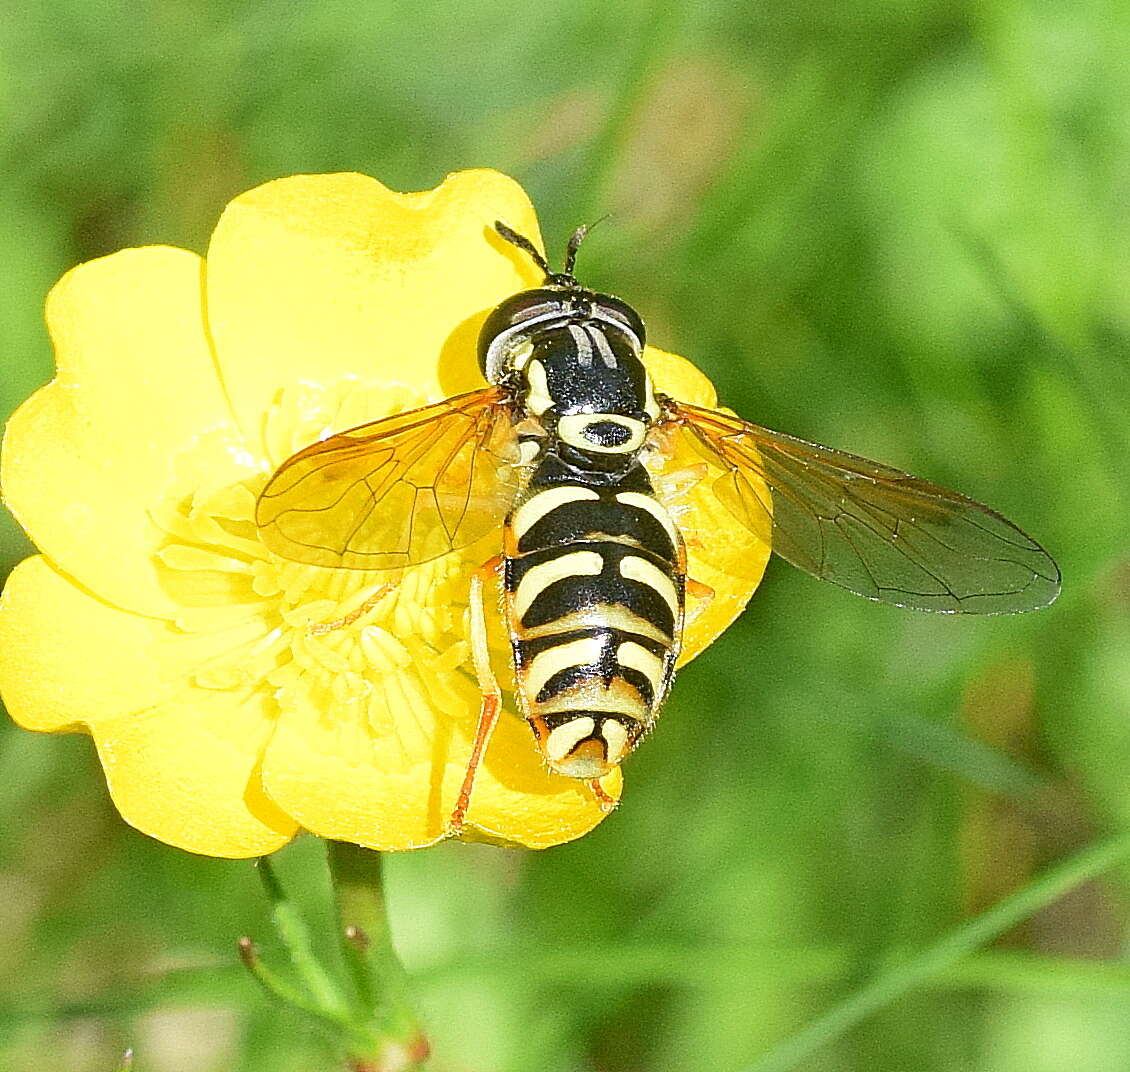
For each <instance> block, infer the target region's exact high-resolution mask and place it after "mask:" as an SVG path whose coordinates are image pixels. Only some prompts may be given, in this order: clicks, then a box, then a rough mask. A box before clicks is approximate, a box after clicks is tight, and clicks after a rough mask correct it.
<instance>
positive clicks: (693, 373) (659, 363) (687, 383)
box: [643, 346, 718, 409]
mask: <svg viewBox="0 0 1130 1072" xmlns="http://www.w3.org/2000/svg"><path fill="white" fill-rule="evenodd" d="M643 363H644V364H645V365H646V366H647V371H648V372H650V373H651V382H652V384H653V385H654V386H655V389H656V391H658V392H659V393H660V394H664V395H670V396H671V397H672V398H675V399H678V400H679V401H680V402H690V403H691V404H692V405H695V406H706V407H707V408H708V409H712V408H713V407H715V406H717V405H718V394H717V392H716V391H715V390H714V384H713V383H711V382H710V380H709V379H708V378H707V377H706V375H705V374H704V373H702V372H700V371H699V370H698V369H697V368H696V367H695V366H694V365H692V364H691V363H690V362H689V361H688V360H687V359H686V358H685V357H680V356H679V355H678V354H669V353H667V351H666V350H660V349H658V348H657V347H655V346H646V347H644V352H643Z"/></svg>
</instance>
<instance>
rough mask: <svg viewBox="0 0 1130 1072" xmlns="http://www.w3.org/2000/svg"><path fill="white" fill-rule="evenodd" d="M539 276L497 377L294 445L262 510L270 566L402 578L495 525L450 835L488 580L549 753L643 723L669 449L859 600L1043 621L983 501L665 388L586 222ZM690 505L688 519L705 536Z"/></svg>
mask: <svg viewBox="0 0 1130 1072" xmlns="http://www.w3.org/2000/svg"><path fill="white" fill-rule="evenodd" d="M495 226H496V229H497V230H498V233H499V234H500V235H502V237H503V238H505V239H506V240H508V241H509V242H511V243H513V244H514V245H516V246H518V247H519V248H521V249H523V250H525V251H526V253H527V254H529V256H531V257H532V258H533V259H534V261H535V262H536V263H537V264H538V266H539V267H540V268H541V270H542V271H544V272H545V282H544V284H543V285H542V286H540V287H537V288H535V289H532V290H526V291H522V292H520V293H517V294H514V295H513V296H511V297H509V298H507V299H506V300H505V301H504V302H502V304H500V305H499V306H498V307H497V308H496V309H494V310H493V312H491V313H490V315H489V316H488V317H487V319H486V322H485V324H484V326H483V329H482V333H481V335H480V340H479V362H480V366H481V368H482V372H483V374H484V376H485V378H486V380H487V382H488V384H489V386H487V387H483V388H481V389H480V390H476V391H471V392H469V393H467V394H462V395H458V396H456V397H454V398H449V399H447V400H446V401H443V402H439V403H435V404H433V405H429V406H424V407H422V408H420V409H416V410H413V411H411V412H408V413H403V414H399V415H396V416H392V417H388V418H385V419H383V420H379V421H374V422H372V423H370V424H365V425H362V426H361V427H359V428H354V429H352V430H350V431H346V432H342V433H339V434H337V435H334V436H331V437H330V438H328V439H326V440H324V441H322V442H319V443H315V444H314V445H312V446H310V447H307V448H306V449H305V450H302V451H299V453H297V454H295V455H294V456H293V457H292V458H290V459H289V460H288V461H286V462H285V463H284V464H283V465H282V466H281V467H280V468H279V470H278V471H277V472H276V473H275V474H274V476H273V477H272V478H271V479H270V481H269V482H268V484H267V486H266V488H265V489H264V490H263V493H262V495H261V496H260V498H259V502H258V508H257V515H256V516H257V521H258V525H259V529H260V533H261V536H262V539H263V541H264V543H265V544H266V545H267V546H268V547H269V548H270V549H271V550H273V551H275V552H276V553H278V554H279V555H281V556H283V557H285V558H288V559H293V560H296V561H299V562H305V563H310V564H313V565H319V566H329V567H345V568H349V569H358V570H390V569H399V568H402V567H406V566H412V565H415V564H418V563H421V562H426V561H429V560H431V559H434V558H437V557H438V556H440V555H443V554H447V553H448V552H450V551H453V550H456V549H458V548H463V547H467V546H469V545H470V544H472V543H474V542H476V541H478V540H479V539H481V538H483V537H484V536H486V535H487V534H488V533H490V532H492V531H494V530H497V529H499V528H501V537H500V545H501V546H500V551H501V554H500V556H499V557H498V558H497V559H492V560H491V562H489V563H486V564H485V565H484V568H483V569H482V570H480V571H479V572H477V573H476V574H475V575H474V576H473V578H472V580H471V623H472V647H473V653H474V661H475V667H476V671H477V674H478V677H479V681H480V685H481V687H482V691H483V706H482V713H481V717H480V720H479V730H478V734H477V735H476V740H475V746H474V750H473V753H472V758H471V761H470V764H469V767H468V771H467V777H466V780H465V782H464V785H463V791H462V793H461V796H460V800H459V803H458V804H457V806H456V809H455V812H454V814H453V816H452V820H451V824H450V827H451V829H453V830H457V829H458V828H459V827H460V826H461V824H462V822H463V817H464V815H465V813H466V809H467V806H468V801H469V798H470V793H471V787H472V782H473V779H474V775H475V770H476V768H477V766H478V763H479V761H480V759H481V757H482V754H483V751H484V750H485V748H486V745H487V742H488V740H489V737H490V732H491V729H492V728H493V725H494V722H495V719H496V718H497V716H498V713H499V709H500V706H501V701H500V692H499V688H498V685H497V683H496V682H495V680H494V678H493V676H492V675H491V671H490V665H489V658H488V654H487V643H486V629H485V619H484V614H483V585H484V583H490V581H491V580H492V578H493V576H494V575H495V574H496V571H500V572H501V577H502V588H503V593H504V594H503V607H504V615H505V619H506V622H507V627H508V629H509V631H510V641H511V647H512V651H513V670H514V682H515V692H516V696H517V701H518V705H519V708H520V710H521V713H522V715H523V716H524V717H525V718H526V719H527V720H528V721H529V723H530V725H531V727H532V729H533V731H534V735H535V737H536V739H537V742H538V745H539V747H540V749H541V751H542V754H543V755H544V757H545V759H546V762H547V763H548V764H549V766H550V767H551V768H552V769H554V770H556V771H558V772H560V773H562V774H565V775H569V776H571V777H574V778H580V779H585V780H587V781H589V782H590V783H591V784H592V787H593V791H594V792H595V793H596V794H597V795H598V796H599V797H601V799H602V800H605V799H606V798H604V796H603V793H602V791H601V789H600V785H599V781H598V780H599V778H600V777H602V776H603V775H604V774H606V773H607V772H608V771H610V770H611V769H612V768H614V767H615V766H616V765H617V764H619V763H620V762H621V761H622V760H623V759H624V757H625V756H626V755H627V754H628V753H629V752H630V751H631V750H632V748H633V747H634V746H635V745H636V744H637V743H638V742H639V740H640V739H641V738H642V737H643V735H644V734H645V733H647V731H648V729H649V728H650V727H651V725H652V724H653V723H654V721H655V718H656V716H657V714H658V711H659V708H660V705H661V704H662V702H663V699H664V697H665V696H666V694H667V691H668V689H669V688H670V686H671V679H672V676H673V672H674V667H675V660H676V657H677V655H678V651H679V644H680V638H681V634H682V627H683V618H684V609H685V605H686V591H687V585H688V583H692V584H693V583H694V582H693V581H691V582H688V578H687V575H686V573H687V571H686V551H685V544H684V534H683V532H682V530H681V527H680V526H681V524H682V522H681V521H680V522H676V519H675V518H674V517H673V516H672V513H671V511H670V510H669V509H668V508H667V507H666V506H665V505H664V503H663V502H662V501H661V499H660V497H659V496H658V495H657V494H656V489H655V487H654V485H653V479H652V475H651V473H650V472H649V463H650V458H651V456H652V455H653V454H654V453H655V452H656V447H657V443H658V442H659V441H660V439H663V440H665V441H666V442H668V443H669V444H670V443H671V442H673V441H674V442H679V441H681V442H682V443H683V445H685V446H688V447H691V448H692V449H693V451H694V454H695V457H696V458H697V459H699V460H698V462H697V463H696V469H697V473H696V477H695V479H697V480H699V481H705V482H706V485H707V486H708V487H710V488H711V490H712V492H713V493H714V494H715V495H716V496H717V498H718V500H719V501H720V502H721V504H722V505H723V506H724V507H725V508H726V509H727V510H728V511H729V512H730V513H731V514H732V515H733V517H735V518H736V519H737V520H738V521H739V522H740V523H741V524H742V525H744V526H745V527H746V528H747V529H749V530H750V532H751V533H753V534H758V535H761V536H762V537H763V538H764V536H765V535H767V534H768V533H769V532H770V531H771V533H772V537H771V542H772V548H773V550H774V551H776V552H777V554H779V555H781V556H782V557H783V558H785V559H786V560H787V561H789V562H791V563H792V564H793V565H795V566H798V567H800V568H801V569H803V570H805V571H806V572H808V573H811V574H812V575H814V576H816V577H818V578H820V579H822V580H827V581H831V582H833V583H834V584H838V585H841V586H842V587H844V588H847V589H849V590H851V591H853V592H856V593H858V594H859V595H862V596H865V597H866V598H868V599H874V600H879V601H881V602H884V603H893V604H895V605H897V606H903V607H912V608H915V609H919V610H932V611H941V612H946V613H972V614H1000V613H1012V612H1016V611H1025V610H1032V609H1035V608H1037V607H1042V606H1045V605H1046V604H1048V603H1050V602H1052V600H1054V599H1055V598H1056V596H1057V594H1058V593H1059V585H1060V574H1059V570H1058V568H1057V567H1056V564H1055V562H1054V561H1053V560H1052V559H1051V557H1050V556H1049V555H1048V554H1047V553H1046V552H1045V551H1044V550H1043V549H1042V548H1041V547H1040V546H1039V544H1037V543H1036V542H1035V541H1034V540H1032V539H1031V538H1030V537H1029V536H1027V535H1025V534H1024V533H1023V532H1021V531H1020V529H1018V528H1017V527H1016V526H1015V525H1013V524H1012V523H1011V522H1009V521H1007V520H1005V518H1003V517H1001V516H1000V515H999V514H997V513H995V512H993V511H992V510H990V509H989V508H988V507H985V506H982V505H981V504H980V503H977V502H974V501H973V500H971V499H967V498H965V497H964V496H962V495H958V494H956V493H955V492H952V491H946V490H944V489H942V488H939V487H937V486H935V485H933V484H930V483H928V482H926V481H924V480H919V479H917V478H916V477H913V476H910V475H908V474H907V473H904V472H901V471H900V470H898V469H893V468H890V467H888V466H885V465H880V464H878V463H877V462H871V461H866V460H864V459H863V458H858V457H855V456H854V455H851V454H845V453H842V452H840V451H835V450H830V449H829V448H827V447H821V446H817V445H815V444H813V443H806V442H804V441H802V440H799V439H793V438H791V437H789V436H784V435H781V434H779V433H777V432H772V431H769V430H768V429H765V428H761V427H758V426H757V425H754V424H749V423H747V422H745V421H743V420H741V419H740V418H738V417H734V416H731V415H729V414H726V413H723V412H719V411H714V410H708V409H702V408H700V407H697V406H692V405H688V404H685V403H681V402H679V401H677V400H676V399H672V398H667V397H665V396H662V395H658V394H656V392H655V391H654V390H653V388H652V384H651V381H650V377H649V375H648V373H647V370H646V368H645V367H644V364H643V361H642V360H641V354H642V351H643V346H644V325H643V322H642V320H641V319H640V317H639V315H638V314H637V313H636V312H635V310H634V309H632V308H631V306H629V305H627V304H626V303H625V302H623V301H621V300H620V299H619V298H615V297H612V296H611V295H608V294H600V293H596V292H594V291H591V290H588V289H586V288H584V287H582V286H581V285H580V284H578V283H577V281H576V279H575V278H574V275H573V265H574V261H575V259H576V254H577V249H578V247H579V245H580V242H581V240H582V239H583V237H584V235H585V232H586V229H585V228H583V227H582V228H578V229H577V231H576V232H575V233H574V235H573V237H572V239H571V240H570V242H569V247H568V252H567V254H566V259H565V266H564V271H563V272H561V273H554V272H552V271H551V270H550V269H549V267H548V265H547V264H546V262H545V259H544V258H543V257H542V256H541V254H540V253H539V252H538V251H537V249H536V248H535V247H534V246H533V244H532V243H531V242H530V241H529V240H528V239H526V238H524V237H523V236H521V235H518V234H516V233H514V232H513V231H511V230H510V229H509V228H508V227H506V226H505V225H504V224H502V223H496V224H495ZM693 522H694V519H693V517H692V518H690V519H689V523H690V524H691V525H693Z"/></svg>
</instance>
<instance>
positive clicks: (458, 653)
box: [153, 381, 478, 747]
mask: <svg viewBox="0 0 1130 1072" xmlns="http://www.w3.org/2000/svg"><path fill="white" fill-rule="evenodd" d="M424 401H425V400H424V399H422V398H421V397H419V395H413V394H412V393H410V392H408V391H390V390H389V389H388V388H387V387H381V388H367V387H365V386H363V385H360V384H358V383H356V382H354V381H348V382H346V383H345V384H342V385H339V386H338V387H336V388H322V387H314V386H311V385H302V386H300V387H299V388H297V389H295V390H293V391H288V392H284V393H283V394H282V395H281V396H280V397H279V399H278V401H277V402H276V404H275V406H274V407H273V408H272V410H271V412H270V413H269V414H268V419H267V426H266V441H267V443H268V444H269V445H270V450H271V454H272V457H271V458H270V459H269V461H267V460H264V461H262V462H261V463H260V464H258V465H257V466H256V467H255V470H256V471H252V470H250V469H249V473H250V475H248V476H247V477H246V478H245V479H243V480H241V481H239V482H238V483H236V484H228V485H226V486H223V487H216V488H203V487H200V486H191V485H189V484H187V483H186V482H184V481H181V482H180V483H179V484H178V485H177V486H176V487H175V488H174V489H173V491H172V492H171V493H170V494H169V495H167V496H166V497H165V499H164V500H163V501H162V503H161V504H160V505H159V507H158V508H157V509H156V510H155V511H154V512H153V519H154V521H155V522H156V523H157V525H158V526H159V527H160V528H161V529H162V530H163V531H164V533H165V534H166V539H165V541H164V543H163V545H162V546H161V548H160V550H159V551H158V552H157V558H158V561H159V562H160V564H161V567H162V569H161V576H162V579H163V581H164V583H165V585H166V587H167V588H168V590H169V591H170V592H171V593H172V594H173V595H174V597H175V598H176V600H177V602H178V603H179V604H180V606H181V607H182V608H183V610H182V613H181V614H180V615H179V616H178V618H177V620H176V622H175V623H174V624H175V627H176V628H177V629H178V631H180V632H183V633H188V634H199V635H201V636H202V637H204V638H207V639H208V641H209V642H208V644H207V647H208V648H209V651H215V650H216V647H217V644H216V640H217V638H219V639H220V644H219V647H220V648H221V649H222V650H221V653H220V654H218V655H210V656H209V657H208V658H206V659H204V660H203V661H202V662H201V663H200V664H199V665H198V666H197V667H196V668H195V670H194V671H193V681H194V683H195V684H196V685H198V686H200V687H202V688H207V689H223V690H227V689H246V688H252V687H255V686H257V685H266V686H268V687H269V688H270V689H271V692H272V695H273V697H274V700H275V701H276V702H277V704H278V706H279V709H280V710H281V711H286V710H287V709H288V707H290V706H292V705H299V704H301V705H302V706H303V707H304V708H305V709H307V710H308V709H309V705H310V704H311V703H313V704H314V706H315V709H316V710H317V711H318V712H319V717H322V718H325V719H330V720H334V721H335V722H336V723H339V724H341V725H342V726H349V727H362V728H367V729H368V730H369V732H370V733H372V734H382V735H383V734H390V735H391V736H392V737H393V738H394V739H395V738H399V739H400V740H401V742H402V744H403V745H404V747H409V744H408V743H407V742H406V741H405V739H404V738H405V735H406V734H405V724H406V721H405V720H406V716H407V718H408V719H413V718H414V721H415V729H414V730H413V729H410V730H409V731H408V733H409V735H411V736H416V735H417V733H420V734H423V736H424V737H425V738H427V737H430V736H431V734H430V731H429V729H428V727H429V726H430V725H431V724H432V723H434V721H435V718H436V715H437V713H438V714H441V715H444V716H445V717H459V716H460V715H462V716H465V717H467V718H471V717H473V716H474V713H475V712H477V709H478V689H477V687H476V685H475V682H474V678H473V675H472V674H471V673H470V671H469V668H468V666H467V662H468V658H469V646H468V644H467V641H466V638H465V615H466V608H467V594H468V577H469V574H470V571H471V569H473V568H474V566H475V565H477V564H478V563H477V562H472V561H471V558H469V557H468V556H466V555H463V554H460V553H453V554H449V555H445V556H443V557H442V558H439V559H436V560H434V561H432V562H427V563H424V564H422V565H419V566H414V567H411V568H410V569H406V570H388V571H379V572H368V571H362V570H348V569H327V568H324V567H320V566H309V565H305V564H302V563H298V562H291V561H288V560H286V559H282V558H280V557H278V556H277V555H275V554H273V553H272V552H270V551H268V550H267V549H266V548H265V547H264V546H263V544H262V543H261V542H260V541H259V538H258V534H257V531H256V527H255V521H254V516H255V502H256V498H257V496H258V494H259V492H260V491H261V490H262V488H263V486H264V484H265V483H266V480H267V476H268V471H269V470H270V469H272V468H273V467H274V466H276V465H278V464H279V463H280V462H281V461H282V460H284V459H285V458H286V457H287V456H289V455H290V454H291V453H293V452H294V451H295V450H298V449H300V448H302V447H304V446H307V445H308V444H310V443H312V442H314V441H316V440H317V439H319V438H321V437H324V436H325V435H326V434H327V433H329V432H332V431H338V430H342V429H345V428H349V427H353V426H356V425H358V424H361V423H364V422H365V421H368V420H374V419H376V418H378V417H381V416H385V415H387V414H389V413H394V412H402V411H403V410H406V409H410V408H412V407H413V406H416V405H420V404H422V403H423V402H424ZM206 446H207V444H205V443H203V442H202V443H200V444H198V447H197V449H205V447H206ZM179 468H180V469H181V470H182V471H193V470H195V471H197V472H199V471H200V468H201V467H200V466H193V465H192V464H191V459H181V465H180V466H179ZM409 725H410V726H411V723H409ZM416 744H417V746H418V742H416Z"/></svg>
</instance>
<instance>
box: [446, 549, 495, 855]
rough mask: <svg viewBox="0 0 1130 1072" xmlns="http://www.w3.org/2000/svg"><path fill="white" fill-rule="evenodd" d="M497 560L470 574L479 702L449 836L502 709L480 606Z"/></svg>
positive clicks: (457, 826)
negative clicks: (475, 726) (477, 720)
mask: <svg viewBox="0 0 1130 1072" xmlns="http://www.w3.org/2000/svg"><path fill="white" fill-rule="evenodd" d="M501 561H502V559H501V558H498V557H496V558H492V559H491V560H490V561H489V562H486V563H484V564H483V565H482V566H480V567H479V568H478V569H477V570H476V571H475V572H474V573H473V574H471V596H470V612H471V660H472V662H473V664H474V667H475V676H476V677H477V678H478V679H479V691H480V692H481V693H482V706H481V707H480V708H479V725H478V728H477V729H476V730H475V740H474V743H473V744H472V746H471V758H470V759H469V760H468V761H467V773H466V774H465V775H464V776H463V785H462V786H461V787H460V789H459V797H458V799H457V800H456V802H455V809H454V811H452V813H451V818H450V819H449V820H448V821H447V832H448V834H450V835H452V836H456V835H458V834H459V833H460V832H461V831H462V829H463V823H464V821H465V820H466V818H467V809H468V808H469V807H470V805H471V790H472V789H473V788H474V785H475V774H476V773H477V772H478V769H479V764H480V763H481V762H482V759H483V755H484V753H485V752H486V750H487V745H488V744H489V743H490V735H491V733H493V732H494V727H495V723H497V722H498V713H499V711H500V710H502V692H501V690H500V689H499V687H498V682H497V681H496V680H495V677H494V673H493V672H492V671H491V668H490V649H489V647H488V646H487V623H486V614H485V612H484V610H483V584H484V583H485V582H486V581H490V582H491V583H493V582H494V579H495V575H496V574H497V572H498V567H499V564H500V563H501Z"/></svg>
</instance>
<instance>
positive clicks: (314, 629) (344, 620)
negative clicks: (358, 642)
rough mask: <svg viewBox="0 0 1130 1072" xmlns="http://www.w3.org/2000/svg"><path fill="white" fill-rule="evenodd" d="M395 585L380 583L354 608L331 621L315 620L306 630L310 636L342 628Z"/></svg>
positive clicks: (363, 612) (370, 607) (367, 610)
mask: <svg viewBox="0 0 1130 1072" xmlns="http://www.w3.org/2000/svg"><path fill="white" fill-rule="evenodd" d="M395 587H396V585H395V584H382V585H381V586H380V587H379V588H378V589H377V590H376V591H375V592H374V593H373V594H372V595H371V596H369V597H368V599H366V600H365V602H364V603H362V604H361V605H360V606H359V607H357V608H356V609H355V610H351V611H350V612H349V613H348V614H346V615H344V616H343V617H341V618H335V619H334V620H333V621H332V622H315V623H314V624H313V625H308V626H307V627H306V632H307V633H309V634H310V635H311V636H322V635H323V634H325V633H331V632H333V630H335V629H344V628H345V627H346V626H347V625H352V624H353V623H354V622H355V621H357V619H358V618H360V617H361V616H362V615H364V614H368V613H369V611H371V610H372V609H373V608H374V607H375V606H376V605H377V604H378V603H379V602H380V601H381V600H382V599H384V597H385V596H387V595H388V594H389V592H391V591H392V590H393V589H394V588H395Z"/></svg>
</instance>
